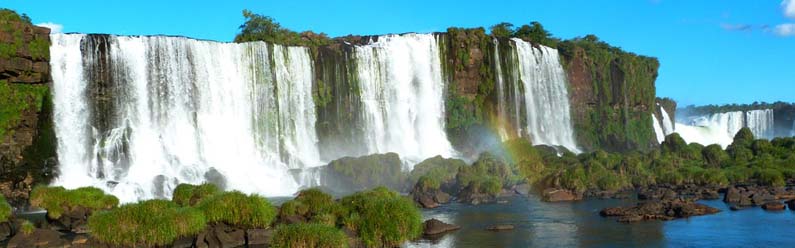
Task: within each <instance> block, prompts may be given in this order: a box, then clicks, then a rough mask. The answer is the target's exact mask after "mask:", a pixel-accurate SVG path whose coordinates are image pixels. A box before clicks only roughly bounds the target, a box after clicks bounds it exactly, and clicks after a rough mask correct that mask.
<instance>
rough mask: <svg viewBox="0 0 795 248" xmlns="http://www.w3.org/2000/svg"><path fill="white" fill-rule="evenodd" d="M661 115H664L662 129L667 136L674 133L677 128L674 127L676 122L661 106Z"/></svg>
mask: <svg viewBox="0 0 795 248" xmlns="http://www.w3.org/2000/svg"><path fill="white" fill-rule="evenodd" d="M660 113H662V129H663V132H664V133H665V135H669V134H672V133H674V132H675V131H676V130H675V127H676V126H675V125H674V120H672V119H671V116H669V115H668V111H665V108H663V107H662V106H660Z"/></svg>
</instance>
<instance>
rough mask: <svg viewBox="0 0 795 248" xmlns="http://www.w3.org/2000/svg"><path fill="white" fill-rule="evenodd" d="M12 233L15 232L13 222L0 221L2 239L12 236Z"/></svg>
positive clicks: (0, 239)
mask: <svg viewBox="0 0 795 248" xmlns="http://www.w3.org/2000/svg"><path fill="white" fill-rule="evenodd" d="M11 234H13V230H12V228H11V223H9V222H3V223H0V241H3V240H6V239H8V238H10V237H11Z"/></svg>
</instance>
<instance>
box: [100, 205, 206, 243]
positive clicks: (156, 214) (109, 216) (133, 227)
mask: <svg viewBox="0 0 795 248" xmlns="http://www.w3.org/2000/svg"><path fill="white" fill-rule="evenodd" d="M206 225H207V219H206V218H205V217H204V215H203V214H202V212H201V211H199V210H198V209H195V208H190V207H179V206H178V205H177V204H176V203H173V202H171V201H167V200H149V201H144V202H140V203H136V204H128V205H124V206H121V207H119V208H117V209H114V210H110V211H100V212H97V213H95V214H94V215H92V216H91V217H89V218H88V228H89V230H90V231H91V234H92V236H93V237H94V238H96V239H97V240H99V241H101V242H103V243H106V244H109V245H113V246H160V245H167V244H171V243H173V242H174V240H176V239H177V238H179V237H183V236H188V235H195V234H198V233H199V232H201V231H202V230H204V227H205V226H206Z"/></svg>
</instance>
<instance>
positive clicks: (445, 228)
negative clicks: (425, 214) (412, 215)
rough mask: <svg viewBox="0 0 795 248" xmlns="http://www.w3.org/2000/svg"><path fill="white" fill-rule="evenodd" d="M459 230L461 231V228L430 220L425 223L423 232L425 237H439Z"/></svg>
mask: <svg viewBox="0 0 795 248" xmlns="http://www.w3.org/2000/svg"><path fill="white" fill-rule="evenodd" d="M458 229H461V227H460V226H456V225H452V224H447V223H444V222H442V221H440V220H437V219H430V220H426V221H425V223H424V224H423V229H422V230H423V234H424V235H425V236H439V235H442V234H445V233H448V232H452V231H455V230H458Z"/></svg>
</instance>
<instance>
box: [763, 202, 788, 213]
mask: <svg viewBox="0 0 795 248" xmlns="http://www.w3.org/2000/svg"><path fill="white" fill-rule="evenodd" d="M762 209H764V210H768V211H781V210H784V209H785V207H784V203H781V202H778V201H774V202H768V203H765V204H762Z"/></svg>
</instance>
